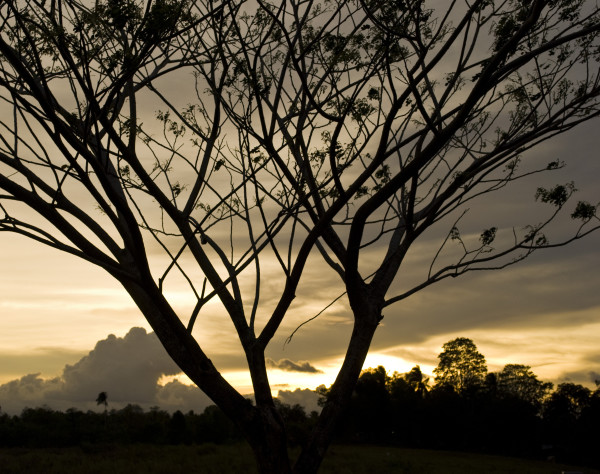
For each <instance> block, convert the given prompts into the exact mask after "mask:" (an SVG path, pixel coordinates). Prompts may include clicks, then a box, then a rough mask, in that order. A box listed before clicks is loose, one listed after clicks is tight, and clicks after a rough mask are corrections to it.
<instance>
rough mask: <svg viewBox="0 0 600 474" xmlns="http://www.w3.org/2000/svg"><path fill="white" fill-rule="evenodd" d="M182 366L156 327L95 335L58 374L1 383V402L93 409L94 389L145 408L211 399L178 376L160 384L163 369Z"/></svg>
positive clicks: (13, 408)
mask: <svg viewBox="0 0 600 474" xmlns="http://www.w3.org/2000/svg"><path fill="white" fill-rule="evenodd" d="M180 372H181V371H180V369H179V368H178V367H177V366H176V365H175V363H174V362H173V361H172V360H171V359H170V358H169V356H168V355H167V353H166V351H165V350H164V348H163V347H162V346H161V344H160V342H159V340H158V338H157V337H156V335H155V334H154V333H150V334H148V333H146V331H145V329H143V328H132V329H131V330H130V331H129V332H128V333H127V334H126V335H125V336H124V337H122V338H121V337H116V336H114V335H113V334H111V335H109V336H108V337H107V338H106V339H103V340H101V341H98V343H97V344H96V346H95V348H94V349H93V350H92V351H90V353H89V354H88V355H86V356H84V357H83V358H81V359H80V360H79V361H78V362H76V363H75V364H73V365H66V366H65V367H64V369H63V372H62V374H61V375H60V376H59V377H55V378H52V379H44V378H42V377H41V376H40V374H39V373H37V374H29V375H26V376H24V377H21V378H20V379H17V380H13V381H10V382H8V383H6V384H4V385H0V406H1V407H2V410H3V411H5V412H8V413H18V412H20V411H21V410H22V409H23V408H24V407H35V406H41V405H47V406H49V407H50V408H54V409H58V410H65V409H67V408H70V407H76V408H79V409H93V408H94V407H95V406H96V403H95V399H96V397H97V395H98V393H100V392H107V394H108V402H109V407H112V408H120V407H122V406H125V405H126V404H128V403H133V404H138V405H140V406H142V407H144V408H148V407H150V406H153V405H158V406H160V407H161V408H163V409H167V410H191V409H193V410H195V411H202V410H203V409H204V407H206V406H208V405H209V404H211V402H210V400H209V399H208V397H206V395H204V394H203V393H202V392H201V391H200V390H199V389H198V388H197V387H190V386H186V385H184V384H182V383H180V382H178V381H177V380H174V381H172V382H169V383H167V384H166V385H164V386H161V385H159V384H158V381H159V379H160V378H161V377H162V376H163V375H167V376H169V375H176V374H178V373H180Z"/></svg>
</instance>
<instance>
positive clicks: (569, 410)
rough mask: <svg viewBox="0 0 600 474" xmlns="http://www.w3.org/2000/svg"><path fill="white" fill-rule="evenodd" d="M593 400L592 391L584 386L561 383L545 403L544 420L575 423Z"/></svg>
mask: <svg viewBox="0 0 600 474" xmlns="http://www.w3.org/2000/svg"><path fill="white" fill-rule="evenodd" d="M591 398H592V391H591V390H590V389H589V388H587V387H584V386H583V385H579V384H575V383H571V382H565V383H560V384H558V386H557V387H556V390H555V391H554V392H553V393H552V394H551V395H550V397H549V398H548V399H547V400H546V402H545V403H544V418H547V419H554V420H556V421H558V422H561V423H562V422H565V423H569V422H573V421H575V420H577V419H578V418H579V417H580V416H581V414H582V413H583V411H584V410H585V409H586V408H587V407H588V406H589V404H590V401H591Z"/></svg>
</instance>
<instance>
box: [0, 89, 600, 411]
mask: <svg viewBox="0 0 600 474" xmlns="http://www.w3.org/2000/svg"><path fill="white" fill-rule="evenodd" d="M174 87H177V84H175V85H174ZM150 109H151V107H149V111H148V113H151V110H150ZM599 127H600V122H599V121H597V120H596V121H593V122H590V123H587V124H584V125H583V126H581V127H579V128H577V129H575V130H573V131H570V132H569V133H567V134H564V135H561V136H559V137H555V138H554V139H552V140H551V141H549V142H545V143H543V144H542V145H540V146H539V147H538V148H536V149H535V150H532V151H531V152H530V153H531V154H532V159H533V160H538V161H540V162H549V161H552V160H555V159H560V160H565V161H566V162H567V167H566V168H565V169H564V170H561V171H560V172H558V173H557V174H553V175H551V176H543V177H540V176H535V177H532V178H531V179H528V180H525V181H524V182H522V183H519V184H518V185H516V186H514V187H512V188H511V189H510V190H507V191H506V192H503V193H498V194H497V195H496V196H495V197H494V198H493V199H488V200H484V201H483V202H481V203H480V204H479V205H478V207H475V208H474V209H473V214H474V215H475V216H476V217H477V218H478V219H479V220H480V221H482V223H483V224H484V225H482V227H486V226H488V227H489V226H491V225H498V226H499V228H500V229H503V230H507V229H508V230H510V228H511V226H513V225H516V226H518V225H520V224H519V223H525V222H532V221H533V222H535V221H536V220H538V219H539V220H541V217H539V216H540V215H541V214H540V213H542V212H543V211H544V209H543V207H542V206H541V205H535V204H534V194H535V190H536V188H537V186H540V185H546V186H548V185H551V184H555V183H557V182H567V181H571V180H572V181H574V182H575V185H576V187H577V188H578V189H579V191H578V192H577V194H576V196H575V198H576V199H585V200H588V201H590V202H592V203H598V202H599V201H600V192H599V190H600V158H599V153H598V150H599V149H600V135H599V134H598V130H599ZM567 224H568V219H567V220H566V221H561V225H565V226H566V225H567ZM561 230H562V229H560V228H559V229H558V231H559V232H560V231H561ZM436 237H438V236H435V235H424V237H423V239H422V241H420V242H418V243H417V244H416V246H415V248H414V250H413V251H412V252H411V254H410V255H409V259H408V261H407V264H406V267H405V268H404V269H403V270H402V274H401V279H406V280H409V281H410V280H411V279H416V278H418V277H419V276H422V275H423V272H426V270H427V268H428V266H429V262H430V260H431V255H432V254H431V248H432V247H431V246H432V245H434V244H433V243H434V242H435V239H436ZM599 244H600V233H596V234H593V235H591V236H589V237H587V238H586V239H584V240H581V241H577V242H574V243H573V244H571V245H569V246H567V247H561V248H557V249H550V250H545V251H540V252H537V253H535V254H534V255H533V256H531V257H530V258H529V259H527V260H526V261H525V262H521V263H520V264H518V265H515V266H511V267H508V268H506V269H504V270H500V271H493V272H474V273H470V274H467V275H465V276H463V277H461V278H457V279H447V280H445V281H443V282H441V283H438V284H436V285H434V286H431V287H429V288H427V289H425V290H423V291H420V292H419V293H417V294H415V295H413V296H411V297H410V298H408V299H407V300H404V301H402V302H400V303H397V304H395V305H393V306H390V307H387V308H386V309H385V310H384V313H383V314H384V319H383V321H382V324H381V325H380V327H379V329H378V331H377V333H376V335H375V339H374V341H373V345H372V348H371V353H370V355H369V356H368V357H367V360H366V362H365V368H366V367H374V366H377V365H383V366H385V367H386V369H387V370H388V372H390V373H392V372H394V371H398V372H407V371H409V370H410V368H411V367H413V366H414V365H416V364H419V365H420V366H421V368H422V370H423V371H424V372H425V373H427V374H431V373H432V370H433V368H434V367H435V366H436V365H437V355H438V354H439V353H440V352H441V350H442V344H443V343H445V342H447V341H449V340H452V339H454V338H456V337H468V338H471V339H472V340H473V341H474V342H475V343H476V344H477V347H478V348H479V350H480V352H481V353H483V354H484V355H485V357H486V360H487V364H488V369H489V370H490V371H494V370H500V369H501V368H502V367H503V366H504V365H505V364H507V363H520V364H526V365H530V366H531V367H532V370H533V371H534V372H535V373H536V374H537V375H538V376H539V377H540V378H541V379H543V380H545V381H551V382H554V383H560V382H564V381H572V382H575V383H582V384H585V385H587V386H590V387H592V386H593V385H594V380H596V379H600V345H599V344H598V338H599V336H600V291H599V289H600V271H599V270H598V268H599V264H600V245H599ZM0 249H1V250H2V251H1V252H0V407H1V409H2V410H3V411H7V412H12V413H18V412H19V411H20V410H21V409H22V408H23V407H24V406H39V405H47V406H50V407H52V408H57V409H66V408H69V407H72V406H76V407H79V408H82V409H94V408H95V407H96V403H95V401H94V400H95V399H96V396H97V394H98V393H99V392H100V391H106V392H108V397H109V398H108V401H109V407H120V406H123V405H124V404H127V403H137V404H139V405H141V406H143V407H146V408H148V407H150V406H155V405H158V406H160V407H161V408H164V409H169V410H175V409H194V410H196V411H200V410H201V409H202V408H203V407H205V406H207V405H208V404H209V403H210V401H209V400H208V399H207V398H206V396H204V395H203V394H202V393H200V392H199V391H198V390H197V389H196V388H194V387H192V386H190V385H189V381H188V380H187V378H186V377H185V376H183V375H182V374H180V373H179V371H178V369H177V367H175V366H174V364H173V363H172V362H171V361H170V360H169V359H168V357H167V356H166V354H165V351H164V349H163V348H162V347H161V346H160V343H159V342H158V340H157V338H156V337H155V336H154V335H153V334H152V333H151V329H150V326H149V325H148V324H147V323H146V322H145V320H144V319H143V317H142V315H141V313H140V312H139V310H138V309H137V308H136V306H135V305H134V304H133V302H132V301H131V300H130V298H129V297H128V296H127V294H126V293H125V291H124V290H123V289H122V288H120V286H119V285H118V283H117V282H116V281H114V280H113V279H111V277H110V276H109V275H107V274H106V273H104V272H103V271H102V270H101V269H99V268H96V267H94V266H92V265H91V264H89V263H87V262H84V261H80V260H78V259H77V258H75V257H73V256H70V255H66V254H63V253H60V252H58V251H57V250H53V249H48V248H45V247H43V246H42V245H40V244H37V243H35V242H32V241H29V240H27V239H25V238H23V237H20V236H16V235H11V234H9V233H0ZM267 267H268V266H267ZM266 272H267V273H268V268H267V270H266ZM279 283H280V282H277V281H273V282H272V288H271V289H269V288H267V289H266V290H265V295H266V296H267V298H266V299H267V300H268V298H269V297H273V296H274V295H275V294H276V290H277V288H278V284H279ZM269 291H270V292H271V293H269ZM338 291H339V284H338V283H337V282H336V277H335V275H334V274H333V273H332V272H330V271H324V269H323V267H322V265H321V264H319V263H318V259H311V260H310V261H309V265H308V267H307V269H306V272H305V275H304V277H303V280H302V285H301V287H300V289H299V292H298V297H297V300H296V302H295V303H294V306H293V307H292V310H291V312H290V320H289V321H287V320H286V321H285V322H284V324H283V325H282V328H281V330H280V332H279V333H278V335H277V336H276V337H275V339H274V340H273V342H272V344H271V345H270V347H269V350H268V352H267V357H268V358H269V362H268V365H269V367H270V368H269V372H270V377H271V382H272V388H273V392H274V394H275V395H278V396H279V397H280V399H281V400H283V401H284V402H286V403H296V402H298V403H303V404H304V405H306V406H307V407H308V408H309V409H316V398H315V396H314V394H312V393H311V392H310V390H314V389H315V388H316V387H317V386H319V385H321V384H325V385H330V384H331V383H332V382H333V380H334V379H335V376H336V374H337V370H338V369H339V366H340V364H341V361H342V357H343V353H344V350H345V344H346V343H347V338H348V335H349V332H350V330H351V315H350V311H349V308H348V306H347V303H345V302H344V301H343V300H341V301H339V302H337V303H336V304H333V305H332V306H331V307H330V308H328V310H327V311H325V312H324V313H323V314H322V315H321V316H319V317H318V318H317V319H315V320H314V321H312V322H310V323H308V324H307V325H305V326H303V327H302V328H301V329H300V330H299V331H298V332H297V333H295V334H294V336H293V338H292V339H291V341H290V342H289V343H286V339H287V338H288V336H290V335H291V334H292V333H293V331H294V329H295V328H296V327H297V326H298V324H300V323H301V322H303V321H306V320H308V319H309V318H310V317H312V316H314V315H316V314H317V313H319V312H320V311H321V310H322V309H323V308H324V307H325V306H326V305H327V304H328V303H329V302H331V301H332V300H333V298H335V297H336V296H337V295H338V293H337V292H338ZM169 292H170V293H169V295H170V297H171V298H172V300H173V301H176V302H177V301H178V300H177V299H178V298H181V301H182V303H181V305H180V306H185V304H184V300H185V297H184V296H183V294H184V290H183V287H178V286H177V284H174V285H173V286H172V287H170V288H169ZM209 310H212V311H214V312H215V314H216V315H219V314H220V313H219V308H217V307H214V308H209ZM195 334H196V335H197V337H198V338H199V339H200V340H201V341H202V342H203V344H205V346H206V348H207V353H208V355H209V357H210V358H211V359H212V360H213V362H215V365H216V366H217V367H218V368H220V369H221V371H222V373H223V374H224V376H225V377H226V378H227V379H228V380H229V381H231V383H233V384H234V386H236V387H237V388H238V389H239V391H240V392H241V393H243V394H249V393H250V392H251V386H250V381H249V377H248V375H247V373H246V371H245V360H244V357H243V355H242V353H241V350H240V348H239V345H238V344H237V341H236V337H235V334H234V331H233V327H232V325H231V323H230V322H229V321H227V319H226V318H213V319H211V320H210V321H206V322H205V323H203V324H199V325H198V327H197V329H196V332H195Z"/></svg>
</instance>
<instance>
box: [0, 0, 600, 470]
mask: <svg viewBox="0 0 600 474" xmlns="http://www.w3.org/2000/svg"><path fill="white" fill-rule="evenodd" d="M0 24H1V25H2V29H1V33H0V98H1V99H2V102H1V105H0V107H1V109H0V127H1V134H0V192H1V193H0V231H5V232H13V233H16V234H20V235H22V236H25V237H28V238H30V239H32V240H35V241H37V242H38V243H41V244H45V245H48V246H50V247H53V248H56V249H58V250H61V251H63V252H67V253H70V254H72V255H75V256H77V257H80V258H82V259H84V260H86V261H88V262H90V263H92V264H94V265H97V266H99V267H101V268H103V269H104V270H106V271H107V272H108V273H109V274H110V275H112V276H113V277H114V278H115V279H116V280H118V281H119V283H120V284H121V285H122V286H123V288H124V289H125V291H126V292H127V293H128V294H129V295H130V296H131V298H132V299H133V301H134V302H135V303H136V305H137V306H138V307H139V308H140V311H141V312H142V313H143V315H144V317H145V318H146V319H147V320H148V322H149V324H150V325H151V326H152V328H153V329H154V331H155V332H156V334H157V336H158V337H159V339H160V340H161V342H162V343H163V345H164V346H165V348H166V350H167V352H168V353H169V354H170V356H171V357H172V358H173V360H174V361H175V362H176V363H177V364H178V365H179V367H180V368H181V369H182V370H183V371H184V372H185V373H186V374H187V375H188V376H189V377H190V378H191V379H192V380H193V381H194V382H195V383H196V384H197V385H198V386H199V387H200V388H201V389H202V390H203V391H205V392H206V393H207V394H208V395H209V396H210V397H211V398H212V399H213V400H214V401H215V402H216V403H217V404H218V405H219V406H220V407H221V409H222V410H223V411H224V412H225V413H226V414H227V415H228V416H229V417H230V418H231V419H233V420H235V421H236V423H238V424H239V426H240V428H241V430H242V432H243V433H244V435H245V437H246V438H247V439H248V441H249V442H250V444H251V445H252V447H253V450H254V452H255V454H256V457H257V460H258V464H259V466H260V469H261V471H262V472H265V473H266V472H277V473H285V472H290V470H291V469H292V468H291V466H290V462H289V459H288V456H287V451H286V446H285V443H286V436H285V428H284V421H283V419H282V417H281V414H280V413H279V411H278V409H277V407H276V405H275V403H274V401H273V397H272V395H271V387H270V385H269V378H268V372H267V364H266V362H265V351H266V350H267V347H268V346H269V344H270V343H271V342H272V340H273V338H274V336H275V334H276V333H277V332H278V330H280V328H281V326H282V323H283V322H284V320H285V319H286V317H289V314H290V308H291V306H292V303H293V301H294V299H295V298H296V296H297V294H299V290H300V289H301V284H302V282H303V280H302V275H303V273H304V272H305V269H306V267H307V265H313V264H314V262H318V263H316V264H317V265H321V266H323V267H324V268H325V267H326V268H328V269H329V271H330V272H332V274H334V275H336V276H337V278H338V280H337V281H338V282H339V283H338V287H337V288H336V291H337V290H339V291H337V293H336V294H335V295H334V296H332V303H331V304H333V303H334V302H336V301H338V300H343V301H345V302H346V303H347V305H348V307H349V312H351V314H352V324H353V329H352V333H351V335H350V336H349V341H348V350H347V354H346V357H345V359H344V362H343V364H342V366H341V369H340V372H339V375H338V377H337V379H336V382H335V384H334V386H333V387H332V389H331V392H330V395H329V396H328V399H327V402H326V404H325V406H324V408H323V411H322V412H321V415H320V417H319V420H318V421H317V423H316V427H315V430H314V434H313V436H312V437H311V438H310V440H309V441H308V442H307V444H306V446H305V448H304V450H303V452H302V454H301V455H300V457H299V459H298V461H297V463H296V465H295V468H294V469H296V470H297V472H315V471H316V469H317V468H318V465H319V463H320V459H322V456H323V453H324V452H325V449H326V447H327V445H328V443H329V442H330V441H331V439H332V436H333V427H334V426H335V423H336V422H337V421H338V420H339V419H340V417H341V414H342V413H343V407H344V406H346V405H347V404H348V403H349V400H350V397H351V393H352V388H353V387H354V385H355V383H356V381H357V380H358V377H359V375H360V371H361V368H362V365H363V362H364V360H365V357H366V354H367V352H368V350H369V346H370V344H371V341H372V338H373V335H374V333H375V331H376V329H377V327H378V326H379V323H380V321H381V320H382V318H383V314H382V312H383V310H384V308H385V307H387V306H389V305H392V304H394V303H398V302H400V301H402V300H404V299H405V298H407V297H408V296H410V295H412V294H414V293H415V292H417V291H419V290H421V289H423V288H425V287H427V286H429V285H432V284H434V283H436V282H439V281H441V280H444V279H447V278H450V277H456V276H459V275H462V274H464V273H467V272H470V271H474V270H484V269H495V268H502V267H505V266H508V265H511V264H513V263H516V262H518V261H521V260H523V259H524V258H526V257H527V256H529V255H530V254H531V253H532V252H534V251H536V250H538V249H541V248H550V247H556V246H561V245H564V244H566V243H568V242H570V241H572V240H575V239H579V238H582V237H584V236H586V235H588V234H589V233H590V232H592V231H594V230H596V229H598V216H597V205H596V204H593V203H589V202H586V201H579V202H576V203H572V202H571V200H570V198H571V197H572V195H573V194H574V192H575V189H576V188H575V186H574V184H573V183H570V182H567V183H562V184H557V185H553V186H550V187H547V186H539V187H538V189H537V191H536V192H535V198H536V199H537V200H538V201H539V202H540V203H541V204H545V205H546V206H547V207H546V208H547V212H546V214H544V215H543V216H542V217H539V218H536V220H535V221H532V222H519V221H518V219H517V218H516V217H517V216H515V220H516V221H517V222H515V223H514V224H513V225H509V226H500V225H499V224H498V225H496V224H493V225H490V223H488V222H485V223H484V222H479V221H477V220H476V222H474V223H473V222H469V220H468V209H467V206H473V205H476V203H477V202H479V201H480V200H481V199H482V198H484V197H485V196H486V195H488V194H490V193H493V192H495V191H498V190H500V189H503V188H505V187H507V186H509V185H511V184H512V183H513V182H515V181H518V180H520V179H522V178H526V177H530V176H532V175H535V174H537V173H542V172H546V173H555V172H557V170H560V169H561V168H562V167H563V166H564V163H563V162H562V161H561V160H557V159H554V158H553V159H552V160H551V161H550V162H548V163H542V164H540V163H539V162H536V161H535V160H532V159H531V156H532V155H531V153H529V151H530V149H531V148H533V147H535V146H536V145H538V144H540V143H541V142H543V141H545V140H548V139H550V138H552V137H554V136H555V135H557V134H560V133H563V132H566V131H568V130H570V129H571V128H573V127H575V126H576V125H578V124H581V123H583V122H586V121H588V120H590V119H592V118H595V117H597V115H598V114H599V113H600V109H599V107H598V105H599V104H598V97H599V95H600V72H599V68H598V61H599V59H600V55H599V53H598V52H599V47H600V45H599V43H598V40H599V38H598V33H599V31H600V20H599V10H598V6H597V5H596V4H595V3H594V2H593V1H585V0H534V1H531V2H524V1H520V0H502V1H489V0H474V1H472V2H467V1H464V2H463V1H457V2H450V3H449V4H439V3H436V2H433V1H425V0H415V1H404V0H401V1H388V0H323V1H315V2H312V1H295V0H286V1H283V2H275V1H269V0H257V1H256V2H247V1H244V0H233V1H226V2H225V1H223V2H220V1H212V0H125V1H116V0H105V1H97V2H85V1H79V0H51V1H50V2H48V1H46V0H7V1H5V2H3V3H2V5H1V6H0ZM181 78H185V81H184V80H182V79H181ZM176 81H178V82H177V83H178V84H182V87H181V89H180V90H175V87H173V85H172V84H173V83H175V82H176ZM148 104H152V106H156V107H155V108H154V110H158V112H157V113H156V114H155V116H154V117H153V116H152V114H151V113H149V112H148V108H147V107H148ZM564 214H566V215H567V216H570V217H571V218H572V224H571V233H570V234H569V235H566V236H565V235H558V236H556V237H553V236H552V235H550V232H551V229H552V227H551V223H552V222H554V221H555V220H556V219H560V218H561V216H563V215H564ZM430 229H435V230H436V232H438V235H439V236H440V237H439V238H438V239H437V241H436V243H435V247H433V248H430V249H429V257H430V258H429V261H428V263H427V264H426V265H425V267H426V268H423V270H424V271H423V272H422V274H421V276H420V279H419V280H418V281H413V280H411V279H408V280H404V279H402V278H401V275H402V272H401V269H402V268H404V267H403V264H404V263H405V261H406V258H407V255H408V254H409V251H411V250H412V249H413V247H414V246H415V243H417V242H419V241H420V239H421V238H422V236H423V235H424V234H425V233H426V232H428V231H430ZM473 229H476V230H473ZM165 262H166V263H165ZM172 281H184V282H186V283H187V287H188V291H189V294H190V295H191V298H193V301H194V303H193V304H192V305H191V306H190V307H186V308H184V309H182V308H180V307H178V306H177V303H176V300H174V299H173V298H172V296H171V295H170V294H169V292H168V287H169V284H171V282H172ZM267 281H268V282H272V281H278V282H281V285H280V286H278V287H277V292H278V294H276V295H275V296H273V295H272V294H271V293H268V292H267V290H266V287H267V286H268V284H267V283H266V282H267ZM403 285H404V286H403ZM208 303H215V304H218V305H219V306H220V307H222V308H223V309H224V313H226V315H227V317H228V318H229V320H230V322H231V324H232V326H233V330H234V331H235V334H236V336H237V339H238V341H239V346H240V351H241V352H243V354H244V356H245V358H246V360H247V363H248V371H249V373H250V376H251V379H252V385H253V389H254V395H255V399H256V405H255V406H251V405H250V404H249V403H248V402H247V400H246V399H245V398H244V397H243V396H242V395H241V394H239V393H238V392H237V391H236V390H235V388H234V387H232V386H231V384H229V383H228V382H227V381H226V380H225V379H224V378H223V377H222V375H221V373H220V372H219V371H218V369H217V368H216V367H215V366H214V364H213V363H212V361H211V359H210V358H209V355H208V354H207V353H206V350H205V348H204V346H203V345H202V344H201V338H200V337H199V334H201V330H202V328H201V327H199V326H202V323H200V321H203V322H204V321H206V320H207V319H210V317H211V316H210V314H211V313H212V310H211V309H210V308H211V305H209V304H208ZM325 306H326V304H325ZM203 318H204V319H203ZM199 341H200V342H199Z"/></svg>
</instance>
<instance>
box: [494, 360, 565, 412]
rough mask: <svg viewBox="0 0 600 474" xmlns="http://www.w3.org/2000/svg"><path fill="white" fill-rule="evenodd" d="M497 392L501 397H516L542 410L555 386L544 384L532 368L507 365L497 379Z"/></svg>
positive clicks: (548, 383)
mask: <svg viewBox="0 0 600 474" xmlns="http://www.w3.org/2000/svg"><path fill="white" fill-rule="evenodd" d="M496 381H497V382H496V383H497V390H498V393H499V394H500V395H501V396H510V397H515V398H518V399H521V400H524V401H526V402H528V403H530V404H531V405H533V406H535V407H537V408H540V407H541V405H542V402H543V401H544V398H545V397H546V395H547V394H548V393H549V392H550V390H552V387H553V384H552V383H550V382H542V381H541V380H538V378H537V376H536V375H535V374H534V373H533V372H532V371H531V367H530V366H528V365H522V364H507V365H505V366H504V368H503V369H502V371H500V372H499V373H498V374H497V377H496Z"/></svg>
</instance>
